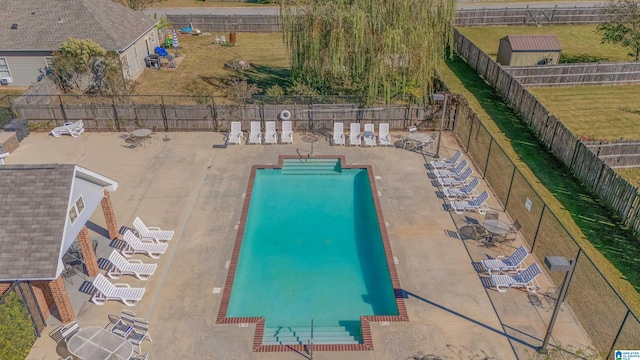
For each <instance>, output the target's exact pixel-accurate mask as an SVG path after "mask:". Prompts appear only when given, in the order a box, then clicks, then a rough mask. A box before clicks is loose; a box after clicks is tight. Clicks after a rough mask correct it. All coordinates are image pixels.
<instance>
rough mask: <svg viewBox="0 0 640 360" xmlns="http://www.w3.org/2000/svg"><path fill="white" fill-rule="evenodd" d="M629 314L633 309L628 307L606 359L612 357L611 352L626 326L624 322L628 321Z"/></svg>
mask: <svg viewBox="0 0 640 360" xmlns="http://www.w3.org/2000/svg"><path fill="white" fill-rule="evenodd" d="M629 314H631V309H629V308H627V313H626V314H625V315H624V319H622V324H620V327H619V328H618V332H616V337H614V338H613V342H612V343H611V348H610V349H609V352H608V353H607V357H606V359H611V353H612V352H613V350H615V346H616V343H617V342H618V338H619V337H620V334H621V333H622V329H623V328H624V324H625V323H626V322H627V319H628V318H629Z"/></svg>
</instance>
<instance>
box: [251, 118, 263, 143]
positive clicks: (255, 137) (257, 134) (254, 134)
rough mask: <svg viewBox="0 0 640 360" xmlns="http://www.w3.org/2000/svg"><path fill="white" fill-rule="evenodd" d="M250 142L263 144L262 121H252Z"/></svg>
mask: <svg viewBox="0 0 640 360" xmlns="http://www.w3.org/2000/svg"><path fill="white" fill-rule="evenodd" d="M249 144H262V131H261V130H260V122H259V121H252V122H251V132H249Z"/></svg>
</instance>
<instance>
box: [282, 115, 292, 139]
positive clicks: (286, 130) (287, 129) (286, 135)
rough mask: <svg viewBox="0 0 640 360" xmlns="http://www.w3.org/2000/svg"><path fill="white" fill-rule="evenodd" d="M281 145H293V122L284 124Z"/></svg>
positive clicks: (286, 121)
mask: <svg viewBox="0 0 640 360" xmlns="http://www.w3.org/2000/svg"><path fill="white" fill-rule="evenodd" d="M280 143H282V144H293V130H292V129H291V121H289V120H285V121H283V122H282V134H280Z"/></svg>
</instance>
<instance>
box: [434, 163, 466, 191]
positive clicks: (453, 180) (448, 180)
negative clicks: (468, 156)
mask: <svg viewBox="0 0 640 360" xmlns="http://www.w3.org/2000/svg"><path fill="white" fill-rule="evenodd" d="M472 173H473V170H472V169H471V167H468V168H466V169H465V170H464V171H463V172H462V174H460V176H453V177H444V178H437V179H438V183H440V186H442V187H443V188H447V187H461V186H465V185H466V184H467V180H468V179H469V177H470V176H471V174H472Z"/></svg>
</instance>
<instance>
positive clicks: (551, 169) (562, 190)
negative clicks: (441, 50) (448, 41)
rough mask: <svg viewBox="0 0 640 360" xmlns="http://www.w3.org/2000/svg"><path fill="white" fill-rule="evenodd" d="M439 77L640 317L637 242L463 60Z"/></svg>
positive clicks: (639, 247) (455, 60)
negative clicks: (464, 102)
mask: <svg viewBox="0 0 640 360" xmlns="http://www.w3.org/2000/svg"><path fill="white" fill-rule="evenodd" d="M440 75H441V77H442V79H443V80H444V82H445V83H446V84H447V86H448V87H449V89H450V90H451V91H452V92H456V93H461V94H463V95H464V96H465V98H466V99H467V100H468V101H469V104H470V105H471V107H472V108H473V109H474V110H475V111H476V112H477V113H478V115H479V116H480V118H481V119H482V120H483V124H485V126H486V127H487V129H488V130H489V131H490V132H491V133H492V134H493V136H494V137H495V139H496V141H497V142H498V143H499V144H500V146H501V147H502V148H503V149H504V150H505V152H507V153H508V155H509V156H510V157H511V158H512V159H517V161H516V164H517V165H518V167H519V169H520V171H522V173H523V175H524V176H525V177H526V178H527V180H528V181H529V183H530V184H532V186H533V187H534V188H535V190H536V191H537V192H538V193H539V194H540V196H541V197H542V198H543V200H544V201H545V202H546V203H547V205H548V206H549V208H550V209H551V210H552V211H553V212H554V213H555V214H556V215H557V216H558V217H559V218H560V221H562V222H563V224H564V225H565V226H566V227H567V229H568V231H569V232H570V233H571V235H572V236H573V237H574V238H575V239H576V240H577V241H578V242H579V243H580V245H581V246H582V247H583V248H584V249H585V251H586V252H587V253H588V254H589V256H590V257H591V259H592V260H593V261H594V262H595V263H596V265H597V266H598V267H599V268H600V270H601V271H602V272H603V273H604V274H605V275H606V276H607V278H608V279H609V281H610V282H612V284H613V285H614V287H615V288H616V289H617V290H618V291H619V292H620V294H621V295H622V296H623V297H624V298H625V299H626V301H627V303H629V304H630V306H632V307H633V308H634V309H635V311H636V313H638V312H640V311H639V310H640V294H639V293H638V292H639V291H640V263H639V262H638V261H637V260H636V259H638V258H639V257H640V243H639V242H638V240H637V239H635V238H634V237H632V236H631V235H630V234H629V233H628V231H626V229H625V228H624V226H623V225H622V224H621V223H620V221H619V220H618V219H616V218H615V216H614V215H613V214H611V213H610V212H609V211H608V210H607V209H606V208H605V207H604V206H603V205H602V204H601V202H600V201H599V200H598V198H597V196H595V195H593V194H591V193H589V192H587V191H585V189H584V187H583V186H582V185H581V184H580V182H579V181H578V180H576V179H575V178H573V177H571V176H567V172H568V171H567V168H566V167H565V166H564V165H563V164H562V163H561V162H560V161H559V160H558V159H557V158H556V157H555V156H554V155H553V154H551V153H550V152H548V151H547V150H546V148H545V147H544V145H543V144H541V143H540V142H539V141H538V140H534V139H536V137H535V135H534V134H533V132H532V131H531V130H530V129H529V128H528V127H526V126H525V125H524V123H523V122H522V121H521V119H520V117H519V116H518V114H516V113H515V112H514V110H513V109H511V108H509V107H508V106H507V105H506V104H505V103H504V102H503V101H502V99H501V98H500V97H499V96H498V95H497V94H496V93H495V92H494V90H493V88H491V87H490V86H489V85H488V84H487V83H485V82H484V80H482V79H481V78H480V77H479V76H478V75H477V73H476V72H475V71H474V70H473V69H472V68H471V67H469V66H468V65H467V63H466V62H464V60H462V59H461V58H460V57H458V56H455V57H454V58H453V59H450V60H448V61H447V66H446V67H443V68H442V69H441V71H440ZM596 249H597V250H596ZM619 249H625V250H624V251H623V252H621V251H620V250H619ZM602 255H604V257H603V256H602ZM607 260H608V261H607ZM611 264H613V265H614V266H615V268H614V267H613V266H611ZM616 269H618V270H616ZM630 284H631V286H630Z"/></svg>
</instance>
